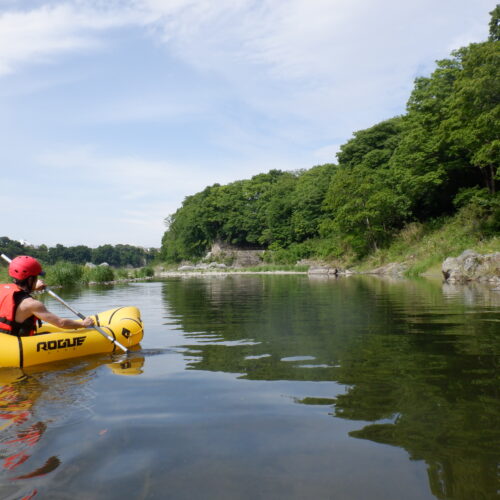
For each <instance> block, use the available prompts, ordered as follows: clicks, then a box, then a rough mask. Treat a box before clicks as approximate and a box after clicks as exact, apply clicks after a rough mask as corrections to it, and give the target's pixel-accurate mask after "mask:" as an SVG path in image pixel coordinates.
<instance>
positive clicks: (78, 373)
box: [0, 353, 144, 499]
mask: <svg viewBox="0 0 500 500" xmlns="http://www.w3.org/2000/svg"><path fill="white" fill-rule="evenodd" d="M115 358H116V356H114V357H110V356H109V355H107V356H97V357H96V356H92V357H88V358H83V359H82V360H78V361H66V362H60V363H53V364H51V365H39V366H36V367H30V368H25V369H21V368H0V450H1V451H0V460H1V462H0V464H1V469H2V472H0V497H1V498H23V499H28V498H33V497H35V496H37V495H38V493H39V489H37V488H34V489H33V488H32V486H31V485H32V482H31V480H33V479H34V478H39V477H43V476H46V475H50V473H52V472H53V471H55V470H56V469H57V468H58V467H59V466H60V465H61V463H62V460H61V457H60V456H58V455H49V456H47V454H45V453H43V452H42V451H40V452H39V451H38V448H40V447H41V449H44V448H49V449H50V444H49V443H47V442H45V443H44V440H45V438H46V436H47V434H50V431H53V430H55V429H57V428H61V427H65V426H68V425H70V426H71V425H74V424H75V410H76V412H77V415H78V416H76V418H77V419H78V420H77V421H76V423H78V422H81V420H82V419H85V418H88V417H90V416H91V414H92V410H91V406H92V399H93V391H92V390H91V388H90V387H89V384H90V382H91V381H92V380H93V379H94V377H95V376H96V369H97V368H99V367H101V366H107V367H108V368H109V369H110V370H111V372H112V373H113V374H115V375H139V374H141V373H142V371H143V365H144V356H142V355H140V354H138V353H132V354H131V355H130V356H128V357H127V359H124V360H117V361H115ZM52 437H53V436H52ZM49 439H50V438H49ZM26 480H30V482H27V481H26Z"/></svg>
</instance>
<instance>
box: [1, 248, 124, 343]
mask: <svg viewBox="0 0 500 500" xmlns="http://www.w3.org/2000/svg"><path fill="white" fill-rule="evenodd" d="M2 259H3V260H5V261H6V262H8V263H10V262H11V259H9V257H7V255H5V254H2ZM45 290H46V291H47V292H48V294H49V295H51V296H52V297H54V299H56V300H58V301H59V302H60V303H61V304H62V305H63V306H65V307H67V308H68V309H69V310H70V311H71V312H72V313H74V314H76V315H77V316H78V317H79V318H80V319H85V316H84V315H83V314H82V313H81V312H78V311H77V310H76V309H73V308H72V307H71V306H70V305H69V304H68V303H67V302H66V301H65V300H63V299H61V297H59V295H57V294H56V293H55V292H53V291H52V290H50V289H49V288H48V287H45ZM92 328H94V329H95V330H97V331H98V332H99V333H100V334H101V335H103V336H104V337H106V338H107V339H108V340H109V341H110V342H112V343H113V344H115V345H117V346H118V347H119V348H120V349H121V350H122V351H124V352H128V349H127V348H126V347H124V346H122V345H121V344H120V342H118V341H117V340H116V339H114V338H113V337H111V336H110V335H108V334H107V333H106V332H105V331H104V330H103V329H102V328H100V327H98V326H97V325H94V326H93V327H92Z"/></svg>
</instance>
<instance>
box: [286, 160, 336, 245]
mask: <svg viewBox="0 0 500 500" xmlns="http://www.w3.org/2000/svg"><path fill="white" fill-rule="evenodd" d="M335 168H336V167H335V165H333V164H326V165H319V166H316V167H313V168H311V169H310V170H306V171H304V172H301V175H300V176H299V177H298V178H297V182H296V185H295V190H294V192H293V193H292V206H293V210H292V217H291V224H292V230H293V234H294V241H297V242H302V241H305V240H306V239H309V238H316V237H318V236H319V230H320V226H321V224H322V223H323V222H324V221H325V220H326V219H327V214H326V213H325V211H324V210H323V201H324V199H325V195H326V192H327V190H328V186H329V185H330V182H331V180H332V177H333V175H334V172H335Z"/></svg>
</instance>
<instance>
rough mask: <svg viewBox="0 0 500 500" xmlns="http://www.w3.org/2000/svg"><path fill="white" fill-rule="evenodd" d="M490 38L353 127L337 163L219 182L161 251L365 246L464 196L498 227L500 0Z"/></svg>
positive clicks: (188, 210) (288, 254)
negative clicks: (392, 113)
mask: <svg viewBox="0 0 500 500" xmlns="http://www.w3.org/2000/svg"><path fill="white" fill-rule="evenodd" d="M490 14H491V22H490V35H489V38H488V40H487V41H485V42H482V43H473V44H470V45H469V46H467V47H464V48H461V49H459V50H456V51H454V52H453V53H452V54H451V57H450V58H448V59H443V60H440V61H437V63H436V64H437V65H436V69H435V71H434V72H433V73H432V74H431V76H429V77H420V78H417V79H416V80H415V84H414V88H413V91H412V93H411V95H410V98H409V100H408V103H407V112H406V114H404V115H403V116H397V117H394V118H391V119H389V120H386V121H383V122H381V123H378V124H376V125H374V126H373V127H371V128H368V129H366V130H361V131H358V132H355V133H354V134H353V138H352V139H350V140H349V141H348V142H347V143H346V144H344V145H343V146H342V147H341V148H340V152H339V153H338V154H337V160H338V162H337V164H333V163H332V164H327V165H320V166H316V167H313V168H311V169H310V170H307V171H295V172H283V171H279V170H271V171H270V172H268V173H265V174H259V175H256V176H254V177H252V178H251V179H249V180H241V181H236V182H233V183H231V184H227V185H219V184H214V185H213V186H209V187H207V188H206V189H204V190H203V191H201V192H199V193H197V194H194V195H192V196H188V197H187V198H186V199H185V200H184V202H183V204H182V206H181V208H179V209H178V210H177V211H176V212H175V213H174V214H173V215H171V216H169V217H167V219H166V224H167V230H166V232H165V233H164V236H163V240H162V249H161V256H162V258H163V259H165V260H167V261H180V260H182V259H192V258H197V257H201V256H203V254H204V253H205V252H206V251H207V249H208V248H209V247H210V245H211V244H212V243H213V242H214V241H218V240H219V241H223V242H227V243H231V244H234V245H238V246H240V247H258V248H265V249H269V250H272V251H273V252H271V253H272V254H273V255H274V258H275V260H278V261H279V260H282V261H283V260H288V261H292V260H295V259H298V258H303V257H310V256H323V257H327V256H330V257H331V256H342V255H345V254H346V253H348V254H350V255H355V256H357V257H360V256H363V255H366V254H368V253H370V252H372V251H374V250H376V249H378V248H380V247H383V246H385V245H387V244H388V243H390V241H391V239H392V238H393V237H394V235H395V234H396V233H397V232H399V231H400V230H401V228H403V227H404V226H405V225H406V224H408V223H409V222H412V221H420V222H425V221H429V220H435V219H437V218H439V217H442V216H447V215H451V214H453V213H455V212H456V211H457V210H460V209H461V207H464V206H467V207H468V210H470V211H471V212H472V213H473V214H474V217H477V218H478V219H479V220H481V224H480V227H479V228H478V230H480V231H483V232H484V233H485V234H492V233H496V232H498V231H499V229H500V199H499V196H498V194H497V184H498V165H499V158H500V77H499V76H500V75H499V68H500V27H499V18H500V5H497V6H496V8H495V9H494V10H493V11H492V12H491V13H490Z"/></svg>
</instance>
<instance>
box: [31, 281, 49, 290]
mask: <svg viewBox="0 0 500 500" xmlns="http://www.w3.org/2000/svg"><path fill="white" fill-rule="evenodd" d="M46 286H47V285H45V282H44V281H42V280H36V285H35V288H34V289H33V291H34V292H41V291H42V290H44V289H45V287H46Z"/></svg>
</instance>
